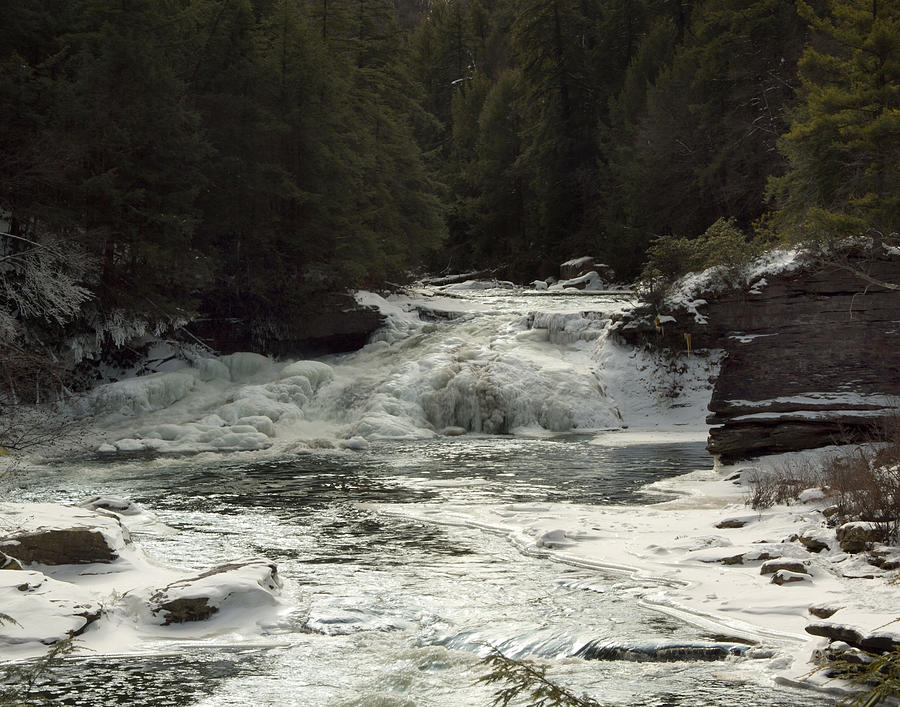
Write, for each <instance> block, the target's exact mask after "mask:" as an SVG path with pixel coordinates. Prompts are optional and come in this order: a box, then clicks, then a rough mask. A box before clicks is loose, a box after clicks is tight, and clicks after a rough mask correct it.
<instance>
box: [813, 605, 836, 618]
mask: <svg viewBox="0 0 900 707" xmlns="http://www.w3.org/2000/svg"><path fill="white" fill-rule="evenodd" d="M841 608H842V607H840V606H811V607H809V609H808V611H809V613H810V614H812V615H813V616H815V617H816V618H817V619H828V618H831V617H832V616H834V615H835V614H836V613H837V612H838V611H840V610H841Z"/></svg>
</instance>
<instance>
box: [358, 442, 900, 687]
mask: <svg viewBox="0 0 900 707" xmlns="http://www.w3.org/2000/svg"><path fill="white" fill-rule="evenodd" d="M620 434H625V433H620ZM807 456H809V454H807ZM778 461H779V460H774V461H772V460H769V463H770V464H773V463H777V462H778ZM763 471H764V470H763ZM756 472H760V470H759V469H756V470H752V469H750V468H748V467H744V468H742V469H736V468H723V469H720V470H712V469H710V470H705V471H698V472H694V473H693V474H689V475H687V476H683V477H679V478H674V479H668V480H665V481H662V482H657V483H655V484H652V485H651V488H653V489H656V490H659V491H664V492H668V493H672V492H674V493H677V494H679V496H678V498H676V499H675V500H673V501H668V502H665V503H660V504H656V505H652V506H627V507H618V506H579V505H573V504H553V503H547V504H530V505H529V504H508V505H496V506H484V505H478V506H476V505H455V506H451V505H445V506H439V507H438V506H435V505H433V504H404V505H399V504H390V505H379V504H371V505H369V506H367V507H369V508H372V509H373V510H376V511H378V512H381V513H386V514H398V515H401V516H403V517H405V518H412V519H415V520H419V521H423V522H431V523H444V524H453V525H465V526H469V527H473V528H478V529H482V530H487V531H490V532H493V533H502V534H505V535H506V536H507V537H508V539H509V540H510V541H511V542H513V543H514V544H516V545H517V546H518V547H520V548H521V549H522V551H523V552H526V553H529V554H532V553H541V554H543V555H545V556H548V557H550V558H551V559H555V560H559V561H563V562H565V563H569V564H577V565H581V566H585V567H596V568H602V569H607V570H619V571H623V572H627V573H630V574H632V575H634V577H635V578H637V579H640V580H641V581H642V586H643V589H642V590H640V591H639V592H638V593H637V595H636V596H637V598H638V599H639V600H640V601H641V602H642V603H643V604H645V605H647V606H650V607H653V608H655V609H657V610H659V611H661V612H663V613H667V614H670V615H672V616H675V617H678V618H680V619H683V620H685V621H688V622H690V623H693V624H696V625H698V626H701V627H704V628H706V629H708V630H709V631H710V632H714V633H716V634H719V635H722V636H725V637H728V636H730V637H733V638H734V639H736V640H739V641H751V642H753V643H755V644H757V648H754V651H756V653H757V654H756V657H761V656H763V655H765V656H769V657H768V658H767V659H764V660H761V661H759V662H760V665H761V666H763V667H765V669H766V670H767V671H768V672H769V674H770V675H771V676H773V677H776V678H778V679H782V680H786V681H791V682H794V681H798V680H805V679H807V678H809V672H810V669H811V666H810V665H809V664H808V661H809V660H810V658H811V656H812V655H813V652H814V651H815V650H816V648H817V647H819V646H820V645H821V643H822V640H823V639H822V638H820V637H818V636H821V635H826V634H824V633H821V632H820V633H819V634H818V636H817V635H811V633H810V632H808V631H807V630H806V629H807V627H809V626H811V625H812V624H814V623H816V622H817V618H816V616H815V615H813V613H811V612H812V611H819V609H818V608H817V607H823V606H828V607H832V608H830V609H829V611H830V612H834V613H833V614H832V615H831V616H830V617H829V621H831V622H833V623H837V624H839V625H846V626H849V627H852V628H853V630H855V631H857V632H858V633H859V634H861V635H868V634H872V633H873V632H874V633H876V634H878V636H876V638H877V637H879V636H880V634H881V633H885V632H887V634H890V636H896V637H898V638H900V627H898V624H897V623H896V622H897V621H898V618H897V612H896V607H897V589H896V586H894V585H892V584H891V583H890V580H891V578H892V576H893V574H892V573H891V572H889V571H883V570H879V569H878V568H875V567H873V566H872V565H871V564H869V563H868V562H867V561H866V558H865V556H864V554H863V555H850V554H848V553H846V552H844V551H842V550H841V548H840V547H839V546H838V544H837V543H836V542H835V532H834V530H833V529H831V528H829V527H828V526H827V522H826V519H825V517H824V515H823V513H822V508H823V506H824V505H825V504H827V503H828V501H827V499H822V498H820V497H818V496H817V495H816V494H807V495H806V496H805V499H806V501H805V502H799V503H797V504H796V505H793V506H790V507H775V508H772V509H768V510H765V511H760V512H756V513H753V512H748V510H749V509H748V508H747V507H746V506H745V504H744V501H745V499H746V498H747V496H748V491H747V487H746V486H745V484H746V480H747V479H748V478H749V477H750V476H751V475H752V474H753V473H756ZM735 476H739V477H740V478H739V479H737V480H735ZM740 479H744V481H743V482H742V481H741V480H740ZM816 533H818V534H820V535H828V536H829V537H830V545H829V547H827V548H825V549H820V550H819V551H818V552H813V551H810V550H809V549H808V548H807V547H805V546H804V544H803V543H801V542H800V541H799V538H800V536H802V535H804V534H806V535H809V534H816ZM863 577H866V578H868V579H862V578H863ZM879 640H886V639H884V637H881V638H879ZM814 680H815V679H814Z"/></svg>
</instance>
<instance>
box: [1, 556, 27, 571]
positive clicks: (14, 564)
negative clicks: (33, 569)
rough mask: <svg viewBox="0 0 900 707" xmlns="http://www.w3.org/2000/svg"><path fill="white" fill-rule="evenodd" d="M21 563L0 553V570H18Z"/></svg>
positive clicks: (20, 567)
mask: <svg viewBox="0 0 900 707" xmlns="http://www.w3.org/2000/svg"><path fill="white" fill-rule="evenodd" d="M20 569H22V563H21V562H19V561H18V560H17V559H16V558H15V557H10V556H9V555H7V554H6V553H5V552H0V570H20Z"/></svg>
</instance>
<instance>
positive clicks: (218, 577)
mask: <svg viewBox="0 0 900 707" xmlns="http://www.w3.org/2000/svg"><path fill="white" fill-rule="evenodd" d="M82 506H83V507H70V506H61V505H57V504H50V503H23V504H10V503H2V504H0V531H2V532H0V544H2V545H3V547H4V548H6V550H7V552H8V553H9V554H10V555H12V556H14V557H16V556H18V557H19V558H20V559H22V560H23V563H25V567H24V568H23V569H18V568H17V565H16V564H15V563H11V564H10V566H9V567H11V568H6V569H3V570H2V571H0V613H3V614H6V615H7V616H8V617H9V618H10V619H11V620H4V621H0V659H3V660H9V659H13V658H22V657H30V656H36V655H42V654H44V653H45V652H46V650H47V646H48V645H52V644H53V643H55V642H57V641H59V640H62V639H64V638H67V637H71V636H78V637H79V643H78V646H77V647H78V648H79V650H80V649H84V650H88V651H90V650H94V649H99V650H102V651H105V652H122V651H127V650H131V649H133V647H134V646H133V645H132V644H133V642H135V641H136V640H137V638H138V637H139V636H143V637H148V636H149V637H155V638H162V639H165V638H175V637H177V638H180V639H184V638H192V637H193V638H197V637H201V636H205V635H215V634H224V633H232V632H237V633H238V634H240V635H250V634H258V633H259V630H260V626H261V625H262V624H264V623H268V622H271V621H272V620H274V618H275V617H277V616H278V615H279V614H280V613H282V612H283V611H284V609H285V606H284V603H283V601H282V600H281V598H280V593H281V587H282V583H281V580H280V579H279V578H278V573H277V570H276V568H275V565H274V564H272V563H271V562H269V561H268V560H265V559H261V558H251V559H244V560H235V561H233V562H230V563H227V564H225V565H220V566H217V567H214V568H212V569H210V570H207V571H205V572H200V573H196V574H189V573H188V572H185V571H183V570H179V569H177V568H174V567H168V566H165V565H163V564H161V563H158V562H154V561H151V560H148V559H147V558H146V557H145V556H144V554H143V553H142V552H141V551H140V549H139V548H137V547H136V546H135V545H134V544H133V543H131V542H130V539H129V533H128V530H127V529H125V528H124V527H123V526H122V524H121V523H120V519H124V520H126V521H127V523H128V524H129V525H130V526H131V528H140V530H141V531H142V532H144V533H155V532H164V533H171V532H175V531H174V530H173V529H171V528H169V527H168V526H165V525H164V524H161V523H159V522H158V521H156V519H155V516H153V514H152V513H150V512H149V511H146V510H145V509H142V508H140V507H138V506H137V505H136V504H134V503H132V502H130V501H128V500H127V499H121V498H110V497H102V496H95V497H92V498H89V499H87V500H85V501H84V502H83V503H82ZM91 508H95V509H97V510H91ZM109 508H112V509H116V512H113V511H111V510H107V509H109ZM61 532H69V533H71V538H72V540H73V542H72V543H71V545H72V547H69V545H70V543H68V541H67V540H66V538H65V537H63V536H61V535H60V533H61ZM84 533H99V534H102V536H103V538H104V540H105V542H106V543H107V544H108V548H109V549H111V550H112V551H114V552H113V554H114V557H102V558H91V557H90V556H89V555H90V553H91V552H93V550H95V549H96V548H92V547H90V546H89V545H88V546H85V545H84V544H83V543H82V542H81V540H82V538H83V536H84ZM26 536H27V537H28V538H33V537H37V538H40V537H43V538H45V539H47V540H48V543H41V542H37V543H34V542H32V543H31V544H30V545H28V546H27V549H28V551H29V552H31V551H32V550H33V549H34V547H38V548H39V549H41V550H42V551H48V550H49V551H50V552H51V553H52V555H53V557H49V556H44V555H42V556H40V557H37V558H36V559H35V561H34V562H32V563H31V564H28V563H27V562H26V560H30V559H31V558H30V557H29V556H27V555H26V554H23V550H24V549H26V544H25V542H24V541H22V538H24V537H26ZM20 541H21V542H20ZM54 545H55V547H54ZM176 623H178V624H190V625H185V626H184V627H182V628H177V627H176V626H174V624H176Z"/></svg>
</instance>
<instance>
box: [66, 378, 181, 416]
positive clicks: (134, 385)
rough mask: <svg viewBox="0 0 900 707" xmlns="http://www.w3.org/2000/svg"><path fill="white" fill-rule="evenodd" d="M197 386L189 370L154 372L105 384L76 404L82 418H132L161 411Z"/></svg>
mask: <svg viewBox="0 0 900 707" xmlns="http://www.w3.org/2000/svg"><path fill="white" fill-rule="evenodd" d="M196 384H197V378H196V376H195V375H194V373H193V372H192V371H173V372H172V373H154V374H152V375H149V376H142V377H140V378H132V379H130V380H124V381H119V382H117V383H108V384H106V385H102V386H100V387H99V388H96V389H95V390H93V391H92V392H91V393H90V394H88V395H87V396H85V397H84V398H82V399H81V400H80V401H78V402H76V403H75V407H76V409H77V410H78V412H80V413H81V414H85V415H121V416H123V417H133V416H135V415H139V414H144V413H148V412H153V411H155V410H162V409H163V408H167V407H169V406H170V405H172V404H174V403H176V402H178V401H179V400H181V399H182V398H184V397H185V396H186V395H187V394H188V393H189V392H191V391H192V390H193V389H194V387H195V386H196Z"/></svg>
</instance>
